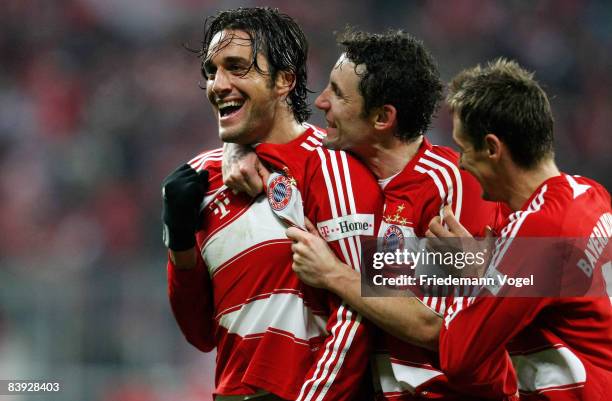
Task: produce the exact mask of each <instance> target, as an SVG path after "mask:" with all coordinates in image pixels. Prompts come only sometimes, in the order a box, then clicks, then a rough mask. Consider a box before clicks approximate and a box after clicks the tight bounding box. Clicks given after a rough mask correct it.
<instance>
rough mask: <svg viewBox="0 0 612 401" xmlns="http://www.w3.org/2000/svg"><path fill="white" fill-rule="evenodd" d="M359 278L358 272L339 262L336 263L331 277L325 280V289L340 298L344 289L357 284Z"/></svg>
mask: <svg viewBox="0 0 612 401" xmlns="http://www.w3.org/2000/svg"><path fill="white" fill-rule="evenodd" d="M360 280H361V276H360V274H359V272H357V271H355V270H353V269H352V268H351V267H350V266H348V265H347V264H345V263H342V262H340V261H336V268H335V271H334V274H333V275H330V276H329V277H328V279H327V283H326V284H327V285H326V287H327V289H328V290H329V291H331V292H333V293H335V294H336V295H338V296H340V297H342V294H343V292H344V290H345V289H347V288H348V287H349V286H350V285H353V284H354V283H355V282H356V281H357V282H359V281H360Z"/></svg>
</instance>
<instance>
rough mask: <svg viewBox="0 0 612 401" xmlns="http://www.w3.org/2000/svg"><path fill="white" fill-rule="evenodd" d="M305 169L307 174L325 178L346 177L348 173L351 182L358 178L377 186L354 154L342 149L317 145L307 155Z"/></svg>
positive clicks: (370, 173)
mask: <svg viewBox="0 0 612 401" xmlns="http://www.w3.org/2000/svg"><path fill="white" fill-rule="evenodd" d="M306 170H307V171H306V173H307V174H310V175H312V176H316V175H322V176H323V177H324V178H326V179H328V178H329V179H335V177H347V176H348V174H350V178H351V181H353V182H355V181H357V180H358V181H359V182H366V183H372V184H374V185H375V186H376V187H378V183H377V181H376V178H375V177H374V174H373V173H372V172H371V171H370V170H369V169H368V168H367V167H366V166H365V165H364V164H363V163H361V162H360V161H359V160H357V159H356V158H355V157H354V156H352V155H351V154H350V153H348V152H345V151H343V150H332V149H328V148H325V147H322V146H321V147H318V148H317V149H315V151H313V152H310V154H309V155H308V156H307V160H306Z"/></svg>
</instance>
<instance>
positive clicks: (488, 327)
mask: <svg viewBox="0 0 612 401" xmlns="http://www.w3.org/2000/svg"><path fill="white" fill-rule="evenodd" d="M611 235H612V214H611V208H610V195H609V194H608V193H607V191H606V190H605V189H604V188H603V187H602V186H601V185H599V184H598V183H596V182H594V181H592V180H589V179H587V178H582V177H575V176H571V175H566V174H561V175H559V176H556V177H553V178H550V179H548V180H547V181H546V182H544V183H543V184H542V185H541V186H540V187H539V188H538V189H537V190H536V191H535V192H534V193H533V195H532V196H531V198H530V199H529V200H528V201H527V202H526V203H525V205H524V206H523V208H522V209H521V210H519V211H517V212H515V213H512V214H511V215H510V216H509V218H508V221H507V224H506V225H505V227H504V229H503V230H502V231H501V237H500V238H499V239H498V241H497V242H496V249H495V253H494V255H493V258H492V262H491V265H490V266H489V268H488V270H487V275H491V274H492V273H495V274H497V273H501V274H508V275H512V274H516V275H517V277H520V275H521V274H523V275H524V273H526V272H524V271H522V272H521V271H520V268H519V269H517V266H518V267H520V266H521V265H529V263H528V260H527V259H528V258H531V257H532V256H533V255H526V254H525V252H521V249H520V248H519V247H518V245H516V243H514V244H513V239H515V238H519V237H556V238H583V239H589V241H588V243H586V244H584V247H583V248H582V249H578V250H577V252H576V254H575V255H574V256H572V257H568V262H567V263H566V264H567V266H559V263H558V262H559V259H558V258H555V259H554V261H555V262H554V263H549V264H546V263H542V264H541V265H539V266H538V276H540V277H555V274H557V275H558V274H559V272H560V271H563V269H571V270H573V273H574V274H573V278H574V280H579V279H580V277H581V276H582V279H583V280H585V281H587V280H588V281H589V282H590V283H591V291H590V292H589V295H591V296H589V297H573V298H567V297H566V298H559V297H547V298H543V297H538V298H525V297H523V298H518V297H517V298H511V297H493V296H489V297H477V298H457V299H456V300H455V302H454V304H453V305H452V306H451V307H449V308H448V309H447V313H446V316H445V318H444V326H443V328H442V332H441V335H440V361H441V365H442V368H443V369H444V370H445V372H447V374H448V375H449V376H450V377H451V378H454V379H456V382H460V383H462V384H463V387H462V391H465V392H467V393H468V394H474V395H476V394H481V395H483V396H487V397H490V398H492V399H516V398H515V397H516V394H517V389H518V390H519V392H520V399H521V400H523V399H524V400H559V401H562V400H563V401H565V400H589V401H591V400H607V399H609V391H610V388H612V309H611V305H610V299H609V298H608V297H607V295H606V286H607V288H612V274H611V273H612V272H611V270H612V262H611V261H610V245H609V239H610V237H611ZM592 242H596V244H593V243H592ZM513 245H514V246H513ZM593 253H595V254H593ZM580 254H581V255H582V256H580ZM521 258H522V260H523V261H524V263H520V261H521ZM517 261H518V262H519V263H517ZM585 263H588V265H589V267H590V268H585ZM606 276H607V278H606ZM606 280H607V282H606ZM544 284H546V283H544ZM500 290H502V291H503V290H504V288H501V289H500V288H499V287H486V289H485V291H488V292H489V293H490V295H491V294H494V293H496V292H498V291H500ZM504 397H505V398H504Z"/></svg>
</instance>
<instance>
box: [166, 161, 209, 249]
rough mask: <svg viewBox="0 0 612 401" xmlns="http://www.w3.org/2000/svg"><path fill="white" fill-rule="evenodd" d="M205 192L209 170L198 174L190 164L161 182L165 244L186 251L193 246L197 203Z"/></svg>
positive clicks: (196, 221)
mask: <svg viewBox="0 0 612 401" xmlns="http://www.w3.org/2000/svg"><path fill="white" fill-rule="evenodd" d="M207 190H208V171H206V170H202V171H200V172H199V173H198V172H197V171H195V170H194V169H193V168H192V167H191V166H190V165H189V164H184V165H182V166H180V167H179V168H177V169H176V170H174V171H173V172H172V173H171V174H170V175H169V176H168V177H166V178H165V179H164V182H163V183H162V198H163V205H162V222H163V223H164V244H166V246H167V247H168V248H169V249H172V250H173V251H185V250H187V249H190V248H192V247H193V246H195V244H196V239H195V232H196V231H197V229H198V227H199V223H200V221H199V212H200V204H201V203H202V201H203V200H204V195H205V194H206V191H207Z"/></svg>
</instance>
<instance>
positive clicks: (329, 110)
mask: <svg viewBox="0 0 612 401" xmlns="http://www.w3.org/2000/svg"><path fill="white" fill-rule="evenodd" d="M361 67H362V66H359V67H358V68H357V71H360V68H361ZM360 79H361V78H360V77H359V76H358V75H357V73H356V72H355V64H354V63H353V62H352V61H350V60H349V59H347V58H346V57H345V56H344V55H342V56H340V58H339V59H338V62H337V63H336V65H335V66H334V68H333V69H332V71H331V73H330V75H329V84H328V85H327V87H326V88H325V89H324V90H323V92H321V94H320V95H319V96H318V97H317V99H316V100H315V106H317V108H319V109H321V110H322V111H323V112H324V113H325V120H326V121H327V125H328V127H327V137H326V138H325V140H324V144H325V146H327V147H329V148H332V149H344V150H353V151H355V150H357V149H358V148H359V147H361V146H364V145H367V143H368V142H369V140H368V138H369V137H370V134H371V132H372V124H371V122H370V121H369V119H368V118H367V117H364V116H363V107H364V100H363V96H362V95H361V93H360V92H359V82H360Z"/></svg>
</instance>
